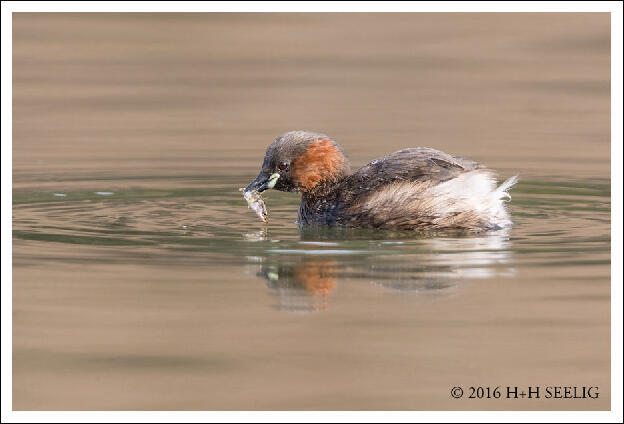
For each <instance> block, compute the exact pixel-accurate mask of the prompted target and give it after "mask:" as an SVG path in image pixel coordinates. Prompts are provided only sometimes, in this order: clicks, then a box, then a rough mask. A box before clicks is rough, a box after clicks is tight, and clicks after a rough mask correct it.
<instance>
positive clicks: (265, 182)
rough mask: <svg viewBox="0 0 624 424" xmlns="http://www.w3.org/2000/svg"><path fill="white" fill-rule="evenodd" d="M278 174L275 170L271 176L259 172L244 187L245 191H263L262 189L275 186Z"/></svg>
mask: <svg viewBox="0 0 624 424" xmlns="http://www.w3.org/2000/svg"><path fill="white" fill-rule="evenodd" d="M279 177H280V175H279V174H278V173H277V172H276V173H274V174H272V175H271V176H269V177H267V176H266V174H263V173H262V172H260V173H259V174H258V176H257V177H256V178H255V179H254V180H253V181H252V182H250V183H249V185H248V186H247V187H245V190H244V191H245V192H247V191H251V190H256V191H257V192H258V193H261V192H263V191H264V190H267V189H271V188H273V187H275V183H277V180H278V179H279Z"/></svg>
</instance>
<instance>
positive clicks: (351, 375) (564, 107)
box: [13, 14, 610, 410]
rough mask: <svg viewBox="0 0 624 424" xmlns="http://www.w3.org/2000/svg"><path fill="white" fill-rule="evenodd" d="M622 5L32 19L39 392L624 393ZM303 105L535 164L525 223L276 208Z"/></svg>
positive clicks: (391, 143)
mask: <svg viewBox="0 0 624 424" xmlns="http://www.w3.org/2000/svg"><path fill="white" fill-rule="evenodd" d="M609 19H610V18H609V15H608V14H508V15H501V14H447V15H441V14H403V15H397V14H383V15H375V14H360V15H353V14H334V15H332V14H259V15H252V14H240V15H219V14H152V15H149V14H127V15H119V14H70V15H68V14H53V15H51V14H49V15H46V14H16V15H14V19H13V24H14V28H13V37H14V38H13V55H14V60H13V75H14V77H13V81H14V83H13V95H14V100H13V352H14V354H13V408H14V409H19V410H24V409H26V410H30V409H44V410H45V409H186V410H197V409H246V410H248V409H263V410H264V409H332V410H333V409H340V410H342V409H346V410H351V409H513V410H521V409H556V410H561V409H574V410H581V409H608V408H609V407H610V400H609V397H610V353H609V352H610V180H609V175H610V165H609V150H610V96H609V91H610V79H609V78H610V53H609V52H610V41H609V36H610V35H609V34H610V25H609ZM301 128H304V129H311V130H317V131H323V132H325V133H327V134H329V135H331V136H332V137H334V138H335V139H336V140H338V141H339V142H341V143H342V144H343V146H344V148H345V150H346V152H347V154H348V155H349V156H350V158H351V161H352V163H353V165H356V166H357V165H362V164H364V163H366V162H367V161H369V160H371V159H373V158H375V157H379V156H382V155H384V154H386V153H389V152H392V151H395V150H398V149H400V148H403V147H409V146H429V147H434V148H438V149H441V150H444V151H447V152H450V153H453V154H458V155H462V156H467V157H470V158H472V159H474V160H477V161H479V162H483V163H486V164H488V165H489V166H491V167H492V168H494V169H496V170H498V171H499V173H500V175H501V177H502V178H506V177H509V176H511V175H513V174H516V173H519V174H520V176H521V182H520V184H519V185H518V186H517V187H516V188H515V189H514V190H513V192H512V195H513V200H512V202H511V203H510V207H511V210H512V212H513V215H514V220H515V222H516V225H515V227H514V228H513V229H512V230H511V231H510V232H508V233H505V234H494V235H487V236H479V237H456V236H455V237H452V236H446V237H444V236H439V237H435V238H432V237H419V236H418V235H417V234H407V235H406V234H391V233H386V232H370V231H346V232H345V231H331V230H326V231H304V232H300V231H299V230H298V229H297V228H296V226H295V224H294V221H295V219H296V209H297V204H298V198H297V196H296V195H294V194H284V193H277V192H273V193H268V194H267V195H266V196H265V199H266V202H267V206H268V208H269V213H270V217H269V220H270V221H269V224H268V225H266V226H265V225H262V224H261V223H260V222H259V221H258V220H257V218H256V217H255V216H254V214H253V213H252V212H251V211H250V210H249V209H247V208H246V205H245V202H244V200H243V199H242V197H241V195H240V193H239V192H238V191H237V188H238V187H241V186H244V185H245V184H246V183H247V182H248V181H249V180H250V179H251V178H252V177H253V176H254V175H255V173H256V172H257V169H258V167H259V165H260V162H261V159H262V156H263V154H264V149H265V147H266V145H267V144H268V143H270V142H271V141H272V139H273V138H274V137H275V136H277V135H279V134H280V133H282V132H284V131H287V130H291V129H301ZM454 386H461V387H462V388H464V390H465V392H466V396H464V398H462V399H454V398H452V397H451V395H450V391H451V389H452V388H453V387H454ZM470 386H483V387H488V386H489V387H492V388H494V387H496V386H501V387H502V388H503V389H502V390H503V391H504V390H505V387H506V386H518V387H519V388H524V387H527V386H541V387H542V390H544V387H545V386H597V387H599V398H598V399H545V398H543V397H542V398H540V399H489V400H487V399H468V398H466V397H467V396H468V394H469V387H470ZM542 393H543V392H542ZM503 394H506V393H503Z"/></svg>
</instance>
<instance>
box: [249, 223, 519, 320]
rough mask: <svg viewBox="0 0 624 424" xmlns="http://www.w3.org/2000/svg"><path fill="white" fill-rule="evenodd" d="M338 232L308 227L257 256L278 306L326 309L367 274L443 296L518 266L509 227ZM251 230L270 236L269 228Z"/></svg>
mask: <svg viewBox="0 0 624 424" xmlns="http://www.w3.org/2000/svg"><path fill="white" fill-rule="evenodd" d="M330 235H331V236H333V237H324V234H321V237H319V234H318V233H314V234H313V236H314V237H310V234H309V233H302V238H301V240H300V241H298V242H294V243H290V244H288V247H290V248H288V249H282V248H275V249H268V251H267V253H270V254H268V255H266V256H262V257H255V258H254V260H253V261H254V262H256V263H257V264H258V263H259V265H260V270H259V271H258V272H256V275H257V276H258V277H262V278H264V279H265V280H266V281H267V287H268V288H269V289H270V293H271V295H273V296H274V297H275V298H276V299H277V304H276V308H277V309H279V310H282V311H289V312H315V311H323V310H326V309H327V308H328V307H329V300H330V297H331V296H333V295H334V294H335V293H336V291H337V288H338V282H339V281H341V280H364V281H366V282H368V283H369V284H371V285H372V286H374V287H379V288H382V289H385V290H391V291H392V292H394V293H404V294H405V293H413V294H416V295H417V296H419V297H422V296H435V297H439V296H444V295H449V294H453V293H455V292H456V289H457V288H458V287H460V286H461V285H462V284H464V283H465V281H466V280H469V279H489V278H498V277H505V276H510V275H513V273H514V269H513V268H511V267H509V263H510V256H511V254H512V253H511V242H510V241H509V238H508V236H507V234H504V233H502V234H495V235H484V236H480V237H447V238H443V237H440V238H435V237H434V238H421V239H414V237H413V235H411V238H409V239H407V238H401V237H394V238H389V237H388V234H387V233H385V234H383V236H384V238H379V239H377V240H375V239H374V238H371V234H369V233H366V234H361V233H355V237H354V234H349V235H350V236H351V237H350V238H348V239H345V238H344V237H339V238H336V237H335V236H336V234H334V233H331V234H330ZM340 235H341V236H343V234H342V233H341V234H340ZM358 235H360V236H362V238H361V239H358V237H357V236H358ZM245 238H246V239H248V240H250V239H251V240H255V241H260V240H268V238H267V235H266V233H262V234H261V233H250V234H248V235H246V236H245ZM293 244H294V246H293ZM250 259H251V258H250Z"/></svg>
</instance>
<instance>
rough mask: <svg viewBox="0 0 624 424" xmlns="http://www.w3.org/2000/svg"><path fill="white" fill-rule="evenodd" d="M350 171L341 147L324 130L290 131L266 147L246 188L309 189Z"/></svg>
mask: <svg viewBox="0 0 624 424" xmlns="http://www.w3.org/2000/svg"><path fill="white" fill-rule="evenodd" d="M348 174H349V162H348V160H347V158H346V157H345V155H344V153H343V151H342V148H341V147H340V146H339V145H338V144H337V143H336V142H335V141H333V140H332V139H331V138H329V137H328V136H326V135H325V134H321V133H316V132H312V131H290V132H287V133H284V134H282V135H280V136H279V137H277V138H276V139H275V141H273V143H271V145H270V146H269V147H268V148H267V150H266V154H265V155H264V162H263V163H262V169H261V170H260V173H259V174H258V176H257V177H256V178H255V179H254V180H253V181H252V182H251V183H249V185H248V186H247V187H246V188H245V191H250V190H257V191H259V192H261V191H264V190H267V189H270V188H273V189H275V190H280V191H301V192H304V193H305V192H310V191H313V190H315V189H317V188H319V187H321V186H324V185H326V184H331V183H333V182H335V181H338V180H339V179H341V178H343V177H345V176H346V175H348Z"/></svg>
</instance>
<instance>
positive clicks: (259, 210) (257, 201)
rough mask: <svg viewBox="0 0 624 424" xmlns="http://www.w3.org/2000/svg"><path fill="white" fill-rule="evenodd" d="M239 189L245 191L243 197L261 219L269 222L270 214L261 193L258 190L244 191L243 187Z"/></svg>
mask: <svg viewBox="0 0 624 424" xmlns="http://www.w3.org/2000/svg"><path fill="white" fill-rule="evenodd" d="M239 191H242V192H243V197H244V198H245V200H246V201H247V205H248V206H249V208H250V209H253V211H254V212H255V213H256V215H258V217H259V218H260V221H262V222H267V215H268V214H267V210H266V206H265V205H264V200H262V196H260V193H259V192H258V191H257V190H249V191H244V189H242V188H241V189H239Z"/></svg>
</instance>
